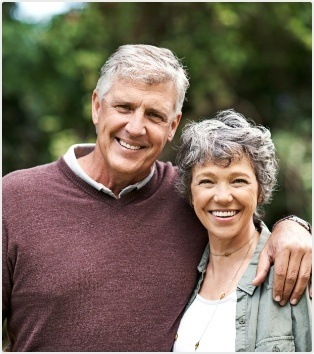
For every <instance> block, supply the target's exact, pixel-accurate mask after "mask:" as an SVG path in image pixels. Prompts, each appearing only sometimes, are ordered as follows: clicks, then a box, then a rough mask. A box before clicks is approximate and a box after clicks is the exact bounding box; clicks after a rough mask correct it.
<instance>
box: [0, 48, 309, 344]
mask: <svg viewBox="0 0 314 354" xmlns="http://www.w3.org/2000/svg"><path fill="white" fill-rule="evenodd" d="M187 88H188V80H187V77H186V73H185V71H184V70H183V68H182V66H181V64H180V62H179V61H178V60H177V58H175V56H174V55H173V53H172V52H171V51H169V50H167V49H161V48H157V47H153V46H148V45H126V46H122V47H120V48H119V49H118V50H117V52H116V53H114V54H113V55H112V56H111V57H110V58H109V60H108V61H107V62H106V64H105V65H104V67H103V68H102V71H101V77H100V79H99V81H98V83H97V87H96V89H95V91H94V93H93V97H92V119H93V123H94V125H95V127H96V131H97V140H96V144H95V145H93V144H85V145H84V144H81V145H78V146H72V147H71V148H70V149H69V151H68V152H67V153H66V154H65V155H64V156H63V157H62V158H60V159H59V160H58V161H56V162H53V163H51V164H47V165H44V166H38V167H35V168H31V169H28V170H24V171H16V172H13V173H11V174H9V175H7V176H6V177H4V179H3V218H4V221H3V229H4V230H3V236H4V237H3V242H4V243H3V263H4V265H3V283H4V285H3V301H4V305H3V309H4V317H6V318H7V321H8V333H9V336H10V349H11V350H12V351H169V350H171V347H172V343H173V339H174V336H175V333H176V329H177V327H178V324H179V320H180V318H181V315H182V313H183V310H184V307H185V304H186V302H187V300H188V299H189V297H190V295H191V292H192V290H193V287H194V285H195V281H196V276H197V272H196V267H197V264H198V263H199V260H200V257H201V255H202V253H203V250H204V247H205V245H206V230H205V229H204V228H203V226H202V225H201V224H200V223H199V221H198V220H197V218H196V216H195V215H194V212H193V210H192V209H191V208H190V206H189V205H187V204H186V203H185V202H184V200H183V199H181V198H180V197H179V195H178V193H177V192H176V190H175V186H174V184H175V181H176V178H177V169H176V168H174V167H173V166H172V165H171V164H170V163H169V162H168V163H162V162H159V161H157V157H158V155H159V154H160V152H161V151H162V149H163V148H164V146H165V144H166V143H167V142H169V141H171V140H172V138H173V136H174V134H175V132H176V129H177V127H178V125H179V122H180V119H181V108H182V104H183V101H184V97H185V92H186V90H187ZM297 221H298V222H299V223H301V224H302V223H304V222H303V221H302V220H297ZM304 226H305V228H307V224H306V223H304ZM305 228H303V227H302V226H300V225H298V223H296V222H294V221H291V220H288V221H285V222H282V223H280V224H278V226H276V228H275V230H274V233H273V236H272V237H271V239H270V242H269V243H268V245H267V247H266V246H265V247H266V248H265V250H264V253H263V254H262V256H261V261H260V271H259V274H258V276H257V278H256V279H255V282H256V283H260V282H261V281H262V280H263V278H264V275H265V273H267V271H268V268H269V264H270V262H272V261H274V258H275V257H276V262H275V269H276V273H277V278H276V280H275V283H276V286H275V288H274V297H275V298H276V300H277V301H281V303H282V305H284V303H285V302H286V301H287V300H288V298H289V295H290V293H291V292H292V295H291V301H293V302H296V301H297V300H298V298H299V296H300V294H301V293H302V291H303V290H304V288H305V285H306V283H307V282H308V279H309V273H310V268H311V256H310V252H311V243H310V241H309V240H310V236H309V233H308V232H307V231H306V230H305Z"/></svg>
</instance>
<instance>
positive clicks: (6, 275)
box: [2, 219, 12, 323]
mask: <svg viewBox="0 0 314 354" xmlns="http://www.w3.org/2000/svg"><path fill="white" fill-rule="evenodd" d="M11 288H12V286H11V277H10V271H9V267H8V232H7V227H6V224H5V220H4V219H2V323H3V322H4V320H5V319H6V318H7V314H8V310H9V304H10V294H11Z"/></svg>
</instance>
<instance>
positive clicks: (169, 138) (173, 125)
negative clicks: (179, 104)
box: [167, 112, 182, 142]
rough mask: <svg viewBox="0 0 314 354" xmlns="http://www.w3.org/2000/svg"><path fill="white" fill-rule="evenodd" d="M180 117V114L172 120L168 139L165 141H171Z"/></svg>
mask: <svg viewBox="0 0 314 354" xmlns="http://www.w3.org/2000/svg"><path fill="white" fill-rule="evenodd" d="M181 117H182V113H181V112H180V113H178V114H177V115H176V117H175V118H174V120H173V121H172V122H171V125H170V131H169V134H168V139H167V140H168V142H170V141H171V140H172V139H173V137H174V134H175V133H176V130H177V128H178V126H179V124H180V120H181Z"/></svg>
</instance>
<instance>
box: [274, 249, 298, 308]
mask: <svg viewBox="0 0 314 354" xmlns="http://www.w3.org/2000/svg"><path fill="white" fill-rule="evenodd" d="M289 264H290V252H289V250H284V251H283V252H281V253H280V254H278V256H277V258H276V261H275V264H274V270H275V275H274V285H273V298H274V300H275V301H277V302H279V303H280V305H283V302H284V301H285V303H286V302H287V300H286V298H287V294H288V293H289V295H290V293H291V292H292V289H293V286H294V284H295V278H294V280H293V276H291V275H290V274H291V273H290V272H289ZM291 271H292V270H291ZM288 275H289V276H288ZM289 291H290V292H289ZM285 303H284V304H285Z"/></svg>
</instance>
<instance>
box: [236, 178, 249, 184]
mask: <svg viewBox="0 0 314 354" xmlns="http://www.w3.org/2000/svg"><path fill="white" fill-rule="evenodd" d="M233 183H235V184H247V183H248V182H247V181H246V180H245V179H243V178H237V179H235V180H234V181H233Z"/></svg>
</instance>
